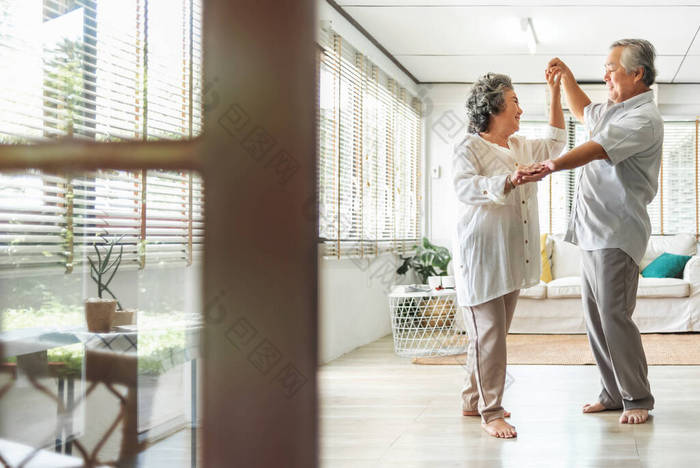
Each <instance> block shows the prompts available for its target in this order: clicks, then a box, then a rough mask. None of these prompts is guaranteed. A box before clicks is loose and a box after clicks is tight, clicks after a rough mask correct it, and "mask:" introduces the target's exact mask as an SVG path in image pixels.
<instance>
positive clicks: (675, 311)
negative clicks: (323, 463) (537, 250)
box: [510, 234, 700, 333]
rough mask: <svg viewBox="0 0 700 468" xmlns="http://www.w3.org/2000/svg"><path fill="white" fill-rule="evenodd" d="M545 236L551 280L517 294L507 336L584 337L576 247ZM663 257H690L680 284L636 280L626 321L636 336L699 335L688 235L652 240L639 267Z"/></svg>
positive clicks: (697, 278) (696, 269)
mask: <svg viewBox="0 0 700 468" xmlns="http://www.w3.org/2000/svg"><path fill="white" fill-rule="evenodd" d="M562 237H563V236H557V235H554V236H548V239H547V255H548V256H550V259H551V260H550V261H551V266H552V278H553V279H552V281H550V282H549V283H544V282H540V284H539V285H537V286H534V287H532V288H528V289H525V290H522V291H521V294H520V300H519V301H518V306H517V309H516V311H515V316H514V318H513V322H512V324H511V329H510V332H511V333H585V332H586V325H585V321H584V317H583V307H582V303H581V277H580V275H581V254H580V251H579V248H578V247H577V246H575V245H572V244H570V243H568V242H564V241H563V240H562ZM664 252H668V253H673V254H678V255H692V258H691V259H690V260H689V261H688V263H687V264H686V266H685V269H684V271H683V279H676V278H639V289H638V291H637V305H636V308H635V311H634V315H633V316H632V318H633V320H634V321H635V323H636V324H637V326H638V327H639V330H640V331H641V332H642V333H669V332H688V331H700V257H699V256H696V255H695V254H696V239H695V236H694V235H692V234H679V235H674V236H652V237H651V239H650V240H649V245H648V247H647V251H646V254H645V255H644V259H643V260H642V263H641V265H640V271H641V270H643V269H644V268H645V267H646V266H647V265H648V264H649V263H651V262H652V261H653V260H654V259H655V258H656V257H658V256H659V255H661V254H662V253H664Z"/></svg>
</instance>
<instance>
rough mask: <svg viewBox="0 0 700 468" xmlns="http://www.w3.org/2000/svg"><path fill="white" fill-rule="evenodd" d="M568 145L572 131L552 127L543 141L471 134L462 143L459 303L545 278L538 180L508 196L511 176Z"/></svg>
mask: <svg viewBox="0 0 700 468" xmlns="http://www.w3.org/2000/svg"><path fill="white" fill-rule="evenodd" d="M565 145H566V132H565V131H564V130H562V129H560V128H556V127H551V126H550V127H549V135H548V136H547V138H544V139H541V140H530V139H526V138H524V137H522V136H517V135H513V136H511V137H510V138H509V140H508V146H509V148H510V149H508V148H504V147H502V146H499V145H496V144H493V143H490V142H488V141H486V140H484V139H483V138H481V137H480V136H479V135H468V136H467V137H466V138H465V139H464V140H462V142H461V143H460V144H459V145H457V146H456V148H455V153H454V159H453V161H452V177H453V182H454V188H455V192H456V194H457V200H458V213H457V226H456V230H455V241H454V245H453V262H454V263H453V268H454V272H455V280H456V286H457V300H458V302H459V305H461V306H472V305H477V304H482V303H484V302H487V301H490V300H491V299H494V298H496V297H499V296H503V295H504V294H507V293H509V292H511V291H515V290H516V289H523V288H528V287H530V286H534V285H535V284H537V283H538V282H539V279H540V275H541V265H540V254H539V252H540V242H539V217H538V213H537V184H536V183H530V184H524V185H519V186H518V187H516V188H515V189H514V190H511V191H510V192H509V193H508V194H506V193H505V184H506V177H507V176H508V175H509V174H511V173H512V172H513V171H514V170H515V169H517V168H518V166H527V165H529V164H532V163H534V162H541V161H545V160H547V159H552V158H555V157H557V156H558V155H559V154H560V153H561V152H562V150H563V149H564V146H565Z"/></svg>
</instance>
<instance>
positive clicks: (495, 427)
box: [481, 418, 518, 439]
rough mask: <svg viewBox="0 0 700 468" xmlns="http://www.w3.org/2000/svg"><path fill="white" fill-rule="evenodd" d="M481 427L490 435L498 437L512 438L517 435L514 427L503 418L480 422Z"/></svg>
mask: <svg viewBox="0 0 700 468" xmlns="http://www.w3.org/2000/svg"><path fill="white" fill-rule="evenodd" d="M481 427H483V428H484V430H485V431H486V432H487V433H488V434H489V435H491V436H493V437H496V438H499V439H512V438H513V437H518V433H517V432H515V427H514V426H511V425H510V424H508V423H507V422H505V420H504V419H501V418H498V419H494V420H493V421H490V422H487V423H481Z"/></svg>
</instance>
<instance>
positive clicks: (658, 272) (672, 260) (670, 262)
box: [642, 252, 692, 278]
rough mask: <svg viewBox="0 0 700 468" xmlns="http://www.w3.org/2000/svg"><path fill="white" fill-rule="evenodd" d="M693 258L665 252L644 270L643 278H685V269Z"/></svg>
mask: <svg viewBox="0 0 700 468" xmlns="http://www.w3.org/2000/svg"><path fill="white" fill-rule="evenodd" d="M691 258H692V257H691V256H689V255H675V254H670V253H668V252H664V253H662V254H661V255H659V256H658V257H657V258H656V259H655V260H654V261H653V262H651V263H650V264H649V265H648V266H647V267H646V268H645V269H644V270H642V276H643V277H645V278H683V268H685V264H686V263H688V260H690V259H691Z"/></svg>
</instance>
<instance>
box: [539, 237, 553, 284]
mask: <svg viewBox="0 0 700 468" xmlns="http://www.w3.org/2000/svg"><path fill="white" fill-rule="evenodd" d="M547 237H548V234H547V233H544V234H542V235H540V262H541V263H542V275H540V281H544V282H545V283H549V282H550V281H552V241H551V240H549V239H548V238H547Z"/></svg>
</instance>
